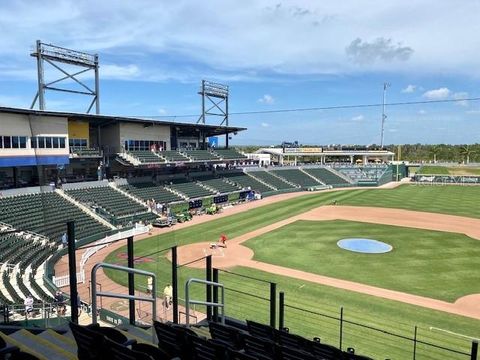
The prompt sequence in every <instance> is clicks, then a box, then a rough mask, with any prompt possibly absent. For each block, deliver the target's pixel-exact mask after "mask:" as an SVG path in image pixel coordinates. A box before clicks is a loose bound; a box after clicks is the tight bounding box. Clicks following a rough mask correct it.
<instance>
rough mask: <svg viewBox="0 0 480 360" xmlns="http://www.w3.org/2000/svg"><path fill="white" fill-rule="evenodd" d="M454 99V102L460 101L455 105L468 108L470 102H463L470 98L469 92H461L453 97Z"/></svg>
mask: <svg viewBox="0 0 480 360" xmlns="http://www.w3.org/2000/svg"><path fill="white" fill-rule="evenodd" d="M452 98H453V99H454V100H460V101H457V102H456V103H455V104H457V105H460V106H465V107H467V106H468V101H467V100H462V99H466V98H468V92H465V91H461V92H456V93H454V94H453V95H452Z"/></svg>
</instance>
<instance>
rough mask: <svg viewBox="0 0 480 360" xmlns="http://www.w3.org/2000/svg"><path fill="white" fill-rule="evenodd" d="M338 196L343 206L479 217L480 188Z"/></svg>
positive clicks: (419, 188) (411, 188)
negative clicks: (387, 208)
mask: <svg viewBox="0 0 480 360" xmlns="http://www.w3.org/2000/svg"><path fill="white" fill-rule="evenodd" d="M343 196H344V199H342V198H341V197H340V196H339V204H340V205H355V206H376V207H389V208H398V209H406V210H415V211H427V212H435V213H442V214H450V215H460V216H467V217H472V218H480V206H478V201H479V199H480V186H455V185H451V186H422V185H402V186H399V187H398V188H395V189H391V190H387V189H368V190H353V191H351V192H349V193H348V194H343Z"/></svg>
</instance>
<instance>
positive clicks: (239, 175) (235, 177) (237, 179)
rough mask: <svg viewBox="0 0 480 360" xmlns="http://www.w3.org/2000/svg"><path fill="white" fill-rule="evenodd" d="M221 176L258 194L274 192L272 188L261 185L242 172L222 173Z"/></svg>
mask: <svg viewBox="0 0 480 360" xmlns="http://www.w3.org/2000/svg"><path fill="white" fill-rule="evenodd" d="M221 176H223V177H224V178H226V179H228V180H229V181H230V182H233V183H235V184H236V185H239V186H241V187H242V188H244V189H247V188H250V189H252V190H255V191H258V192H260V193H266V192H269V191H274V190H275V189H274V188H273V187H269V186H267V185H265V184H263V183H262V182H260V181H258V180H257V179H255V178H253V177H251V176H248V175H247V174H245V173H244V172H233V173H223V174H221Z"/></svg>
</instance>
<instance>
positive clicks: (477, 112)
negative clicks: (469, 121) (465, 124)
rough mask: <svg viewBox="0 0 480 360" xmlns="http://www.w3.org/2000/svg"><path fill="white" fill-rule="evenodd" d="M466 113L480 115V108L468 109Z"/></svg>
mask: <svg viewBox="0 0 480 360" xmlns="http://www.w3.org/2000/svg"><path fill="white" fill-rule="evenodd" d="M465 114H469V115H480V110H467V111H465Z"/></svg>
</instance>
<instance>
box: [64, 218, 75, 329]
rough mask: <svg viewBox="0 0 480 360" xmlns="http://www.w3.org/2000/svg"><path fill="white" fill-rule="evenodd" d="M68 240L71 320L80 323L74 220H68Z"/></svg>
mask: <svg viewBox="0 0 480 360" xmlns="http://www.w3.org/2000/svg"><path fill="white" fill-rule="evenodd" d="M67 240H68V271H69V275H70V308H71V309H70V311H71V313H72V314H71V320H72V322H73V323H75V324H78V290H77V259H76V257H75V223H74V222H73V221H69V222H67Z"/></svg>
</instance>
